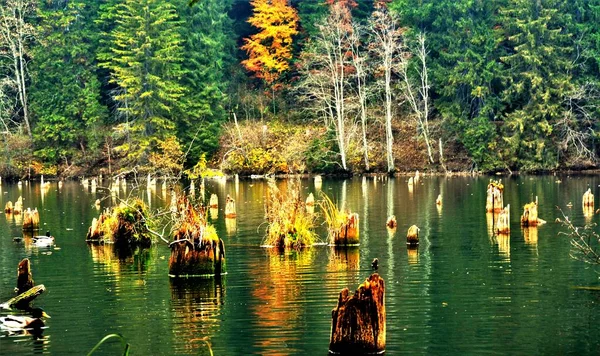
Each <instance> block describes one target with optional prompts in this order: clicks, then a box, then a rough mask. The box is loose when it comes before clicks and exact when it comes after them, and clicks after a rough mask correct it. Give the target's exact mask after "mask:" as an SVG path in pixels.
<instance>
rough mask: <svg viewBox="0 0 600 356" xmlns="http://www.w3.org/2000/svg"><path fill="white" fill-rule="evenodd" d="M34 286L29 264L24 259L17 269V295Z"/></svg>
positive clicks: (27, 260) (26, 259)
mask: <svg viewBox="0 0 600 356" xmlns="http://www.w3.org/2000/svg"><path fill="white" fill-rule="evenodd" d="M34 285H35V283H34V282H33V275H32V273H31V262H29V259H28V258H24V259H23V260H21V262H19V265H18V267H17V293H19V294H21V293H24V292H26V291H28V290H29V289H31V288H33V286H34Z"/></svg>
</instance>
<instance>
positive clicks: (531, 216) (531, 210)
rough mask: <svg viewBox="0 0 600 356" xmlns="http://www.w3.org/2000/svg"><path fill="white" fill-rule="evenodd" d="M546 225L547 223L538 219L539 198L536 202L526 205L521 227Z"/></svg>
mask: <svg viewBox="0 0 600 356" xmlns="http://www.w3.org/2000/svg"><path fill="white" fill-rule="evenodd" d="M545 223H546V221H544V220H542V219H540V218H539V217H538V203H537V197H535V202H531V203H529V204H525V206H524V207H523V215H522V216H521V226H523V227H527V226H538V225H542V224H545Z"/></svg>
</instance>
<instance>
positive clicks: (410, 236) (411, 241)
mask: <svg viewBox="0 0 600 356" xmlns="http://www.w3.org/2000/svg"><path fill="white" fill-rule="evenodd" d="M420 230H421V229H419V228H418V227H417V225H413V226H411V227H409V228H408V233H407V234H406V243H407V244H408V245H413V246H414V245H418V244H419V231H420Z"/></svg>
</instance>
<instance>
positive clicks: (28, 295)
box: [0, 284, 46, 309]
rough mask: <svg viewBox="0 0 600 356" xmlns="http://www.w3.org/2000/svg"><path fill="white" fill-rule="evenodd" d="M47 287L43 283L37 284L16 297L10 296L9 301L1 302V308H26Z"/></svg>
mask: <svg viewBox="0 0 600 356" xmlns="http://www.w3.org/2000/svg"><path fill="white" fill-rule="evenodd" d="M45 291H46V287H44V285H43V284H40V285H37V286H35V287H33V288H31V289H29V290H27V291H26V292H23V293H21V294H19V295H17V296H16V297H13V298H10V299H9V300H8V301H6V302H4V303H2V304H0V309H11V308H14V307H17V308H23V309H26V307H27V306H28V305H29V303H31V301H32V300H34V299H35V298H37V296H38V295H40V294H42V293H44V292H45Z"/></svg>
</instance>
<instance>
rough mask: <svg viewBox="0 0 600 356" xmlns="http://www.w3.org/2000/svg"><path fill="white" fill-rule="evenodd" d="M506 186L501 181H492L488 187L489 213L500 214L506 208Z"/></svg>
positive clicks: (487, 208)
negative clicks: (504, 195)
mask: <svg viewBox="0 0 600 356" xmlns="http://www.w3.org/2000/svg"><path fill="white" fill-rule="evenodd" d="M503 192H504V185H503V184H502V183H500V181H493V180H492V181H490V184H488V186H487V199H486V204H485V211H487V212H488V213H499V212H500V211H501V210H502V208H503V206H504V198H503V195H502V194H503Z"/></svg>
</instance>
